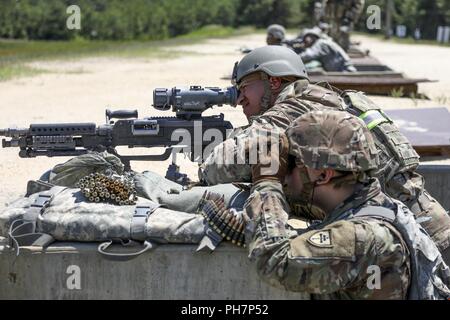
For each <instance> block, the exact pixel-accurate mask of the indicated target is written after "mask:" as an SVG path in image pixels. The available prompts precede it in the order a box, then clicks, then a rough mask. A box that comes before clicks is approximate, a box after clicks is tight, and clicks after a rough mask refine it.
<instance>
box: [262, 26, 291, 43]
mask: <svg viewBox="0 0 450 320" xmlns="http://www.w3.org/2000/svg"><path fill="white" fill-rule="evenodd" d="M285 38H286V29H284V27H283V26H281V25H279V24H271V25H270V26H269V27H268V28H267V38H266V42H267V45H281V42H282V41H283V40H285Z"/></svg>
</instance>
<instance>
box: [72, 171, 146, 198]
mask: <svg viewBox="0 0 450 320" xmlns="http://www.w3.org/2000/svg"><path fill="white" fill-rule="evenodd" d="M77 187H78V188H80V189H81V192H82V193H83V194H84V196H85V197H86V198H87V199H88V200H89V201H91V202H109V203H112V204H115V205H120V206H127V205H135V204H136V202H137V200H138V198H137V194H136V190H135V188H134V183H133V181H132V180H131V179H129V178H127V177H124V176H106V175H104V174H101V173H91V174H90V175H88V176H86V177H84V178H82V179H80V181H78V183H77Z"/></svg>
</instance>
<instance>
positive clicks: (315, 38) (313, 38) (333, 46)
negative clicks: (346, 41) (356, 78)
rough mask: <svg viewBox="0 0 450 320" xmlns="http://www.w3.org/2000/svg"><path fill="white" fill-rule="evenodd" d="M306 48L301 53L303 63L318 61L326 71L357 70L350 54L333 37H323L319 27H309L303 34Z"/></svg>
mask: <svg viewBox="0 0 450 320" xmlns="http://www.w3.org/2000/svg"><path fill="white" fill-rule="evenodd" d="M303 43H304V47H305V48H306V49H305V51H303V52H302V53H300V58H302V61H303V63H309V62H312V61H318V62H320V63H321V65H322V68H323V69H324V70H325V71H341V72H356V68H355V67H354V66H353V64H352V62H351V60H350V58H349V56H348V55H347V53H345V51H344V50H343V49H342V48H341V47H340V46H339V45H338V44H337V43H336V42H334V41H333V40H332V39H331V38H329V37H327V38H323V37H321V34H320V32H319V31H318V30H317V29H307V30H305V32H304V34H303Z"/></svg>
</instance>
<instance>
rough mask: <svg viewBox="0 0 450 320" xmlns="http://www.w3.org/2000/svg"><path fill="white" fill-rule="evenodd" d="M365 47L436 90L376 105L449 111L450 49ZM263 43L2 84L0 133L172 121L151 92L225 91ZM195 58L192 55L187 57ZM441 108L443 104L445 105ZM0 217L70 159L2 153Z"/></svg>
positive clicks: (234, 117)
mask: <svg viewBox="0 0 450 320" xmlns="http://www.w3.org/2000/svg"><path fill="white" fill-rule="evenodd" d="M356 40H359V41H361V42H362V43H363V47H364V48H367V49H370V51H371V53H372V54H373V55H374V56H376V57H377V58H379V59H380V60H382V61H383V62H385V63H386V64H388V65H390V66H391V67H392V68H394V69H396V70H399V71H400V70H401V71H403V72H405V73H406V74H407V75H409V76H412V77H428V78H430V79H436V80H439V82H438V83H433V84H426V85H421V86H420V91H421V92H423V93H425V94H427V95H428V96H429V97H430V98H432V100H429V101H422V100H419V101H413V100H412V99H393V98H383V97H375V100H376V101H377V102H379V103H380V104H381V105H382V106H384V107H385V108H399V107H419V106H420V107H429V106H430V107H432V106H439V105H441V106H442V105H443V103H446V104H447V106H448V105H450V91H449V88H450V60H449V57H450V48H441V47H435V46H422V45H401V44H387V43H384V42H382V41H379V40H374V39H369V38H365V37H357V38H356ZM263 43H264V35H262V34H261V35H251V36H241V37H234V38H228V39H212V40H208V41H206V42H204V43H202V44H195V45H190V46H182V47H177V48H176V50H182V51H183V52H187V54H185V55H183V56H181V57H179V58H175V59H171V60H168V59H150V58H148V59H147V58H136V59H132V58H127V59H123V58H122V59H114V58H87V59H81V60H70V61H67V60H64V61H52V62H47V61H46V62H34V63H33V65H35V66H38V67H41V68H44V69H48V70H51V71H54V73H47V74H42V75H39V76H36V77H33V78H20V79H15V80H11V81H7V82H1V83H0V111H1V117H0V128H1V127H9V126H12V125H17V126H18V127H26V126H28V125H29V124H30V123H46V122H96V123H97V124H101V123H103V122H104V121H105V120H104V118H105V117H104V114H105V113H104V112H105V109H106V108H111V109H138V111H139V115H140V117H144V116H153V115H166V116H172V114H171V113H170V112H166V113H164V112H160V111H157V110H154V109H152V107H151V103H152V90H153V89H154V88H156V87H173V86H177V85H178V86H179V85H194V84H196V85H202V86H220V87H226V86H228V85H229V81H228V80H223V79H221V78H222V77H223V76H225V75H229V74H230V72H231V69H232V67H233V64H234V62H235V61H237V60H239V59H240V58H241V57H242V55H241V54H240V52H239V51H238V48H239V47H241V46H248V47H250V48H253V47H257V46H260V45H262V44H263ZM189 52H192V53H193V54H189ZM445 100H446V101H445ZM219 112H222V113H224V114H225V118H226V119H227V120H229V121H231V122H232V124H233V125H234V126H239V125H244V124H246V123H247V121H246V120H245V117H244V116H243V114H242V113H241V108H240V107H237V108H232V107H222V108H214V110H210V111H208V112H206V113H205V114H206V115H208V114H217V113H219ZM0 159H1V160H0V210H1V208H2V207H4V206H5V205H6V204H7V203H9V202H11V201H13V200H14V199H16V198H17V197H19V196H20V195H22V194H24V192H25V187H26V183H27V181H28V180H30V179H37V178H38V177H39V176H40V175H41V174H42V173H43V172H45V171H46V170H47V169H49V168H51V167H53V166H54V165H56V164H58V163H61V162H64V161H66V160H67V159H68V158H44V157H42V158H36V159H20V158H19V157H18V150H17V149H13V148H11V149H1V150H0ZM179 164H180V165H181V169H182V171H184V172H186V173H188V174H189V175H190V176H191V177H195V176H196V173H197V165H196V164H193V163H190V161H188V160H187V159H183V158H182V157H179ZM167 165H168V161H167V162H164V163H156V162H153V163H150V162H144V163H143V162H140V163H139V162H134V163H133V169H135V170H137V171H144V170H153V171H156V172H159V173H161V174H164V173H165V170H166V168H167Z"/></svg>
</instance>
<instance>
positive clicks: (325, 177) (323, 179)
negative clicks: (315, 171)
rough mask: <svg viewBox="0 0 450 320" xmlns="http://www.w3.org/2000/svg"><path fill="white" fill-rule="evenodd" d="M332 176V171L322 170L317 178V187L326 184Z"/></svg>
mask: <svg viewBox="0 0 450 320" xmlns="http://www.w3.org/2000/svg"><path fill="white" fill-rule="evenodd" d="M333 176H334V170H333V169H324V170H323V171H322V173H321V174H320V175H319V176H318V177H317V180H316V183H317V185H322V184H327V183H329V182H330V180H331V179H332V178H333Z"/></svg>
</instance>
